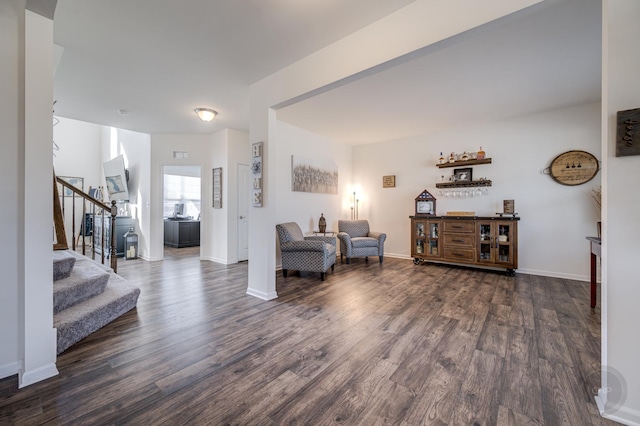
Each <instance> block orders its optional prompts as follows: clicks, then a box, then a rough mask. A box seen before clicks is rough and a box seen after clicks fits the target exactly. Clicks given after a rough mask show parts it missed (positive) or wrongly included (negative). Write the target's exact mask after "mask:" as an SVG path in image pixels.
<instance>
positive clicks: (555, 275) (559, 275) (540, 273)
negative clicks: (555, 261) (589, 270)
mask: <svg viewBox="0 0 640 426" xmlns="http://www.w3.org/2000/svg"><path fill="white" fill-rule="evenodd" d="M516 271H517V272H518V273H520V274H527V275H538V276H541V277H552V278H563V279H566V280H574V281H587V282H589V281H590V280H591V277H590V276H589V275H576V274H565V273H562V272H551V271H539V270H536V269H517V270H516Z"/></svg>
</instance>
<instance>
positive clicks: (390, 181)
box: [382, 175, 396, 188]
mask: <svg viewBox="0 0 640 426" xmlns="http://www.w3.org/2000/svg"><path fill="white" fill-rule="evenodd" d="M382 187H383V188H395V187H396V175H390V176H382Z"/></svg>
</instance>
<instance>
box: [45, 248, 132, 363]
mask: <svg viewBox="0 0 640 426" xmlns="http://www.w3.org/2000/svg"><path fill="white" fill-rule="evenodd" d="M65 276H66V278H65ZM54 280H55V281H54V283H53V288H54V296H53V297H54V315H53V326H54V327H55V328H56V329H57V332H58V346H57V353H61V352H63V351H65V350H66V349H68V348H69V347H70V346H71V345H73V344H75V343H77V342H79V341H80V340H82V339H84V338H85V337H87V336H88V335H90V334H91V333H93V332H94V331H96V330H98V329H100V328H102V327H104V326H105V325H107V324H108V323H110V322H111V321H113V320H115V319H116V318H118V317H120V316H121V315H123V314H125V313H126V312H128V311H130V310H131V309H133V308H135V307H136V304H137V302H138V296H139V295H140V289H139V288H138V287H136V286H134V285H133V284H131V283H129V282H128V281H127V280H125V279H124V278H122V277H121V276H119V275H116V274H115V273H114V272H113V269H111V268H110V267H108V266H105V265H102V264H101V263H99V262H96V261H94V260H92V259H90V258H89V257H86V256H83V255H81V254H80V253H76V252H74V251H72V250H65V251H55V252H54Z"/></svg>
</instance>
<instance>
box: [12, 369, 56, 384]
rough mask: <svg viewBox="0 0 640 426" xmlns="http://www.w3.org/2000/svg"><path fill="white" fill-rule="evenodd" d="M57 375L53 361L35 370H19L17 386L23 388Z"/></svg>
mask: <svg viewBox="0 0 640 426" xmlns="http://www.w3.org/2000/svg"><path fill="white" fill-rule="evenodd" d="M57 375H58V369H57V368H56V364H55V363H51V364H47V365H43V366H42V367H40V368H36V369H35V370H31V371H25V372H20V373H19V377H18V387H19V388H23V387H25V386H29V385H32V384H34V383H38V382H41V381H42V380H45V379H48V378H49V377H53V376H57Z"/></svg>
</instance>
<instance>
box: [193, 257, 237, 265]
mask: <svg viewBox="0 0 640 426" xmlns="http://www.w3.org/2000/svg"><path fill="white" fill-rule="evenodd" d="M200 259H202V260H208V261H210V262H216V263H220V264H222V265H233V264H235V263H238V262H237V261H235V260H228V259H222V258H219V257H213V256H205V257H201V258H200Z"/></svg>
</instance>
